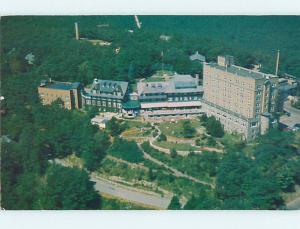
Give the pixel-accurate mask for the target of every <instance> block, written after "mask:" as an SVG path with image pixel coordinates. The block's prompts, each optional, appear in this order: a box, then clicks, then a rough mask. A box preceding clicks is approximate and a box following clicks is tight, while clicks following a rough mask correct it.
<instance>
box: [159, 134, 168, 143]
mask: <svg viewBox="0 0 300 229" xmlns="http://www.w3.org/2000/svg"><path fill="white" fill-rule="evenodd" d="M157 141H159V142H163V141H167V136H166V135H164V134H160V135H159V137H158V139H157Z"/></svg>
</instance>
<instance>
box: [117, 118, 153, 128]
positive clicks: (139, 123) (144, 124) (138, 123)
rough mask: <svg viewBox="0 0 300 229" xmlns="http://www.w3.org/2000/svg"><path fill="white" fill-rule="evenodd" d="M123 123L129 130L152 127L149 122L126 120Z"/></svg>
mask: <svg viewBox="0 0 300 229" xmlns="http://www.w3.org/2000/svg"><path fill="white" fill-rule="evenodd" d="M123 123H124V124H125V125H126V126H127V127H128V129H130V128H133V127H136V128H145V127H151V125H150V123H149V122H143V121H136V120H124V121H123Z"/></svg>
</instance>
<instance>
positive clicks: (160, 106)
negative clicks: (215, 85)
mask: <svg viewBox="0 0 300 229" xmlns="http://www.w3.org/2000/svg"><path fill="white" fill-rule="evenodd" d="M198 81H199V79H198V78H193V77H192V76H190V75H175V76H173V77H172V78H171V79H169V80H168V81H164V82H139V83H138V85H137V89H138V97H139V101H140V106H141V114H142V115H143V116H144V118H145V119H160V118H162V117H164V118H165V117H178V116H184V117H186V116H188V115H196V114H199V113H201V102H200V99H201V97H202V95H203V88H202V86H199V85H198Z"/></svg>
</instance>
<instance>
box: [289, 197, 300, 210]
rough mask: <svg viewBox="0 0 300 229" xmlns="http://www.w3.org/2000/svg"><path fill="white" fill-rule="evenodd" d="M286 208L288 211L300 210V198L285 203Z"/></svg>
mask: <svg viewBox="0 0 300 229" xmlns="http://www.w3.org/2000/svg"><path fill="white" fill-rule="evenodd" d="M286 208H287V209H288V210H300V197H298V198H297V199H295V200H293V201H291V202H289V203H287V205H286Z"/></svg>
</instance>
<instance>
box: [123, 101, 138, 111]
mask: <svg viewBox="0 0 300 229" xmlns="http://www.w3.org/2000/svg"><path fill="white" fill-rule="evenodd" d="M140 106H141V104H140V101H138V100H128V101H126V102H124V103H122V107H123V108H124V109H138V108H140Z"/></svg>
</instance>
